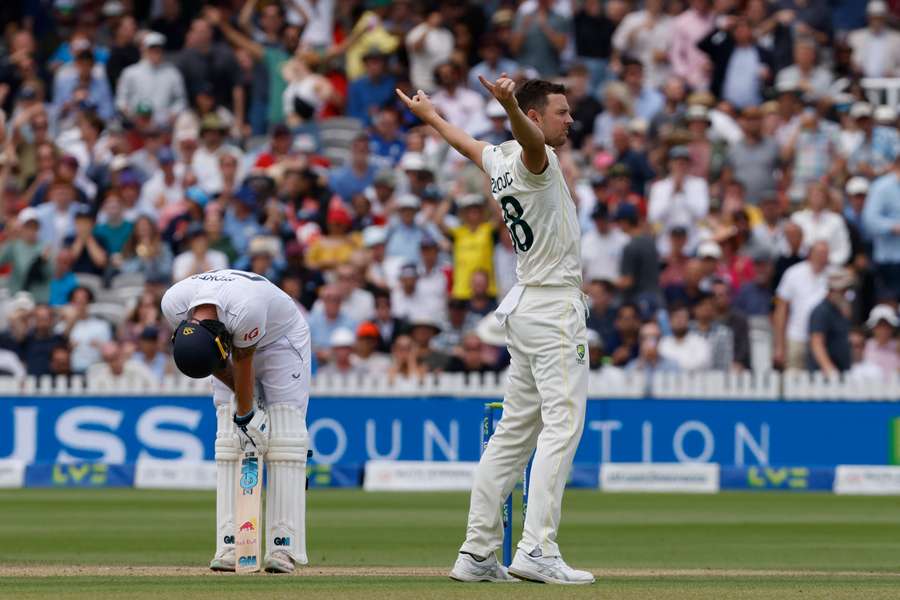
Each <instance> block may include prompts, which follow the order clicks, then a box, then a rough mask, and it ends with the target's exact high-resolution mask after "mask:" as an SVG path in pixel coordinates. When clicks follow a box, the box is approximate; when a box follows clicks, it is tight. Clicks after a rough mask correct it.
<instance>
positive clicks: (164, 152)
mask: <svg viewBox="0 0 900 600" xmlns="http://www.w3.org/2000/svg"><path fill="white" fill-rule="evenodd" d="M156 160H157V161H159V164H161V165H168V164H171V163H173V162H175V153H174V152H172V149H171V148H169V147H168V146H164V147H162V148H160V149H159V150H158V151H157V152H156Z"/></svg>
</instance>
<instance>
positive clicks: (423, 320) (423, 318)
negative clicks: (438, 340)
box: [409, 309, 441, 331]
mask: <svg viewBox="0 0 900 600" xmlns="http://www.w3.org/2000/svg"><path fill="white" fill-rule="evenodd" d="M409 326H410V328H413V327H431V328H432V329H434V330H435V331H440V330H441V324H440V323H439V322H438V320H437V319H436V318H435V317H434V316H432V315H431V314H429V313H427V312H425V311H424V309H420V310H418V311H416V314H413V315H410V318H409Z"/></svg>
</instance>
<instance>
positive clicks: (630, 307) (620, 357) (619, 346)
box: [608, 303, 641, 367]
mask: <svg viewBox="0 0 900 600" xmlns="http://www.w3.org/2000/svg"><path fill="white" fill-rule="evenodd" d="M614 327H615V338H614V339H613V342H612V343H611V344H609V346H608V348H609V353H610V356H611V357H612V362H613V364H614V365H616V366H620V367H621V366H625V365H627V364H628V363H629V362H631V361H632V360H633V359H635V358H637V356H638V353H639V350H640V340H639V339H638V333H639V331H640V329H641V314H640V310H639V309H638V307H637V305H635V304H628V303H626V304H623V305H621V306H620V307H619V310H618V311H617V312H616V320H615V323H614Z"/></svg>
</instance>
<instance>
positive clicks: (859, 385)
mask: <svg viewBox="0 0 900 600" xmlns="http://www.w3.org/2000/svg"><path fill="white" fill-rule="evenodd" d="M648 383H649V385H648ZM505 388H506V378H505V376H503V375H498V374H493V373H491V374H485V375H479V374H471V375H465V374H457V373H443V374H440V375H428V376H426V377H424V378H423V379H421V380H418V379H396V380H390V379H388V378H387V377H386V376H377V377H331V376H323V377H317V378H314V380H313V385H312V389H311V396H313V397H314V398H316V397H320V398H328V397H341V396H362V397H374V398H379V397H381V398H383V397H391V398H409V397H421V396H441V397H451V398H454V397H456V398H498V397H501V396H503V394H504V392H505ZM78 395H83V396H112V397H115V396H209V395H210V383H209V380H208V379H190V378H188V377H182V376H174V375H169V376H166V377H164V378H162V379H161V380H159V381H152V382H146V381H132V380H128V379H124V378H123V379H117V380H114V381H96V380H93V381H85V379H84V378H83V377H79V376H75V377H71V378H65V377H56V378H54V377H50V376H44V377H25V378H18V379H17V378H12V377H0V397H2V396H17V397H21V396H26V397H27V396H42V397H46V396H78ZM588 396H589V397H590V398H617V399H641V398H648V397H652V398H659V399H664V400H666V399H673V400H674V399H698V400H721V401H730V400H759V401H779V400H789V401H839V400H847V401H859V400H878V401H886V402H896V401H898V400H900V377H898V376H895V377H892V378H890V379H888V380H881V379H854V378H850V377H838V378H826V377H825V376H824V375H822V374H821V373H807V372H805V371H792V372H788V373H785V374H781V373H777V372H774V371H769V372H744V373H722V372H699V373H659V374H656V375H655V376H654V377H653V378H652V380H651V381H649V382H647V380H646V379H645V378H644V377H643V375H641V374H637V373H625V372H622V371H618V370H605V371H601V372H600V373H593V374H592V375H591V378H590V380H589V385H588Z"/></svg>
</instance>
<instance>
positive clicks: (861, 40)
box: [847, 0, 900, 77]
mask: <svg viewBox="0 0 900 600" xmlns="http://www.w3.org/2000/svg"><path fill="white" fill-rule="evenodd" d="M866 16H867V17H868V20H869V26H868V27H865V28H863V29H857V30H856V31H852V32H851V33H850V36H849V37H848V39H847V41H848V43H849V44H850V49H851V51H852V53H853V54H852V60H853V67H854V69H855V70H856V71H857V72H859V73H860V74H861V75H862V76H863V77H896V76H897V75H900V34H898V33H897V32H896V31H892V30H891V29H890V28H889V27H888V24H887V21H888V17H889V16H890V13H889V12H888V6H887V3H885V2H883V1H882V0H872V1H871V2H869V3H868V4H867V5H866Z"/></svg>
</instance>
